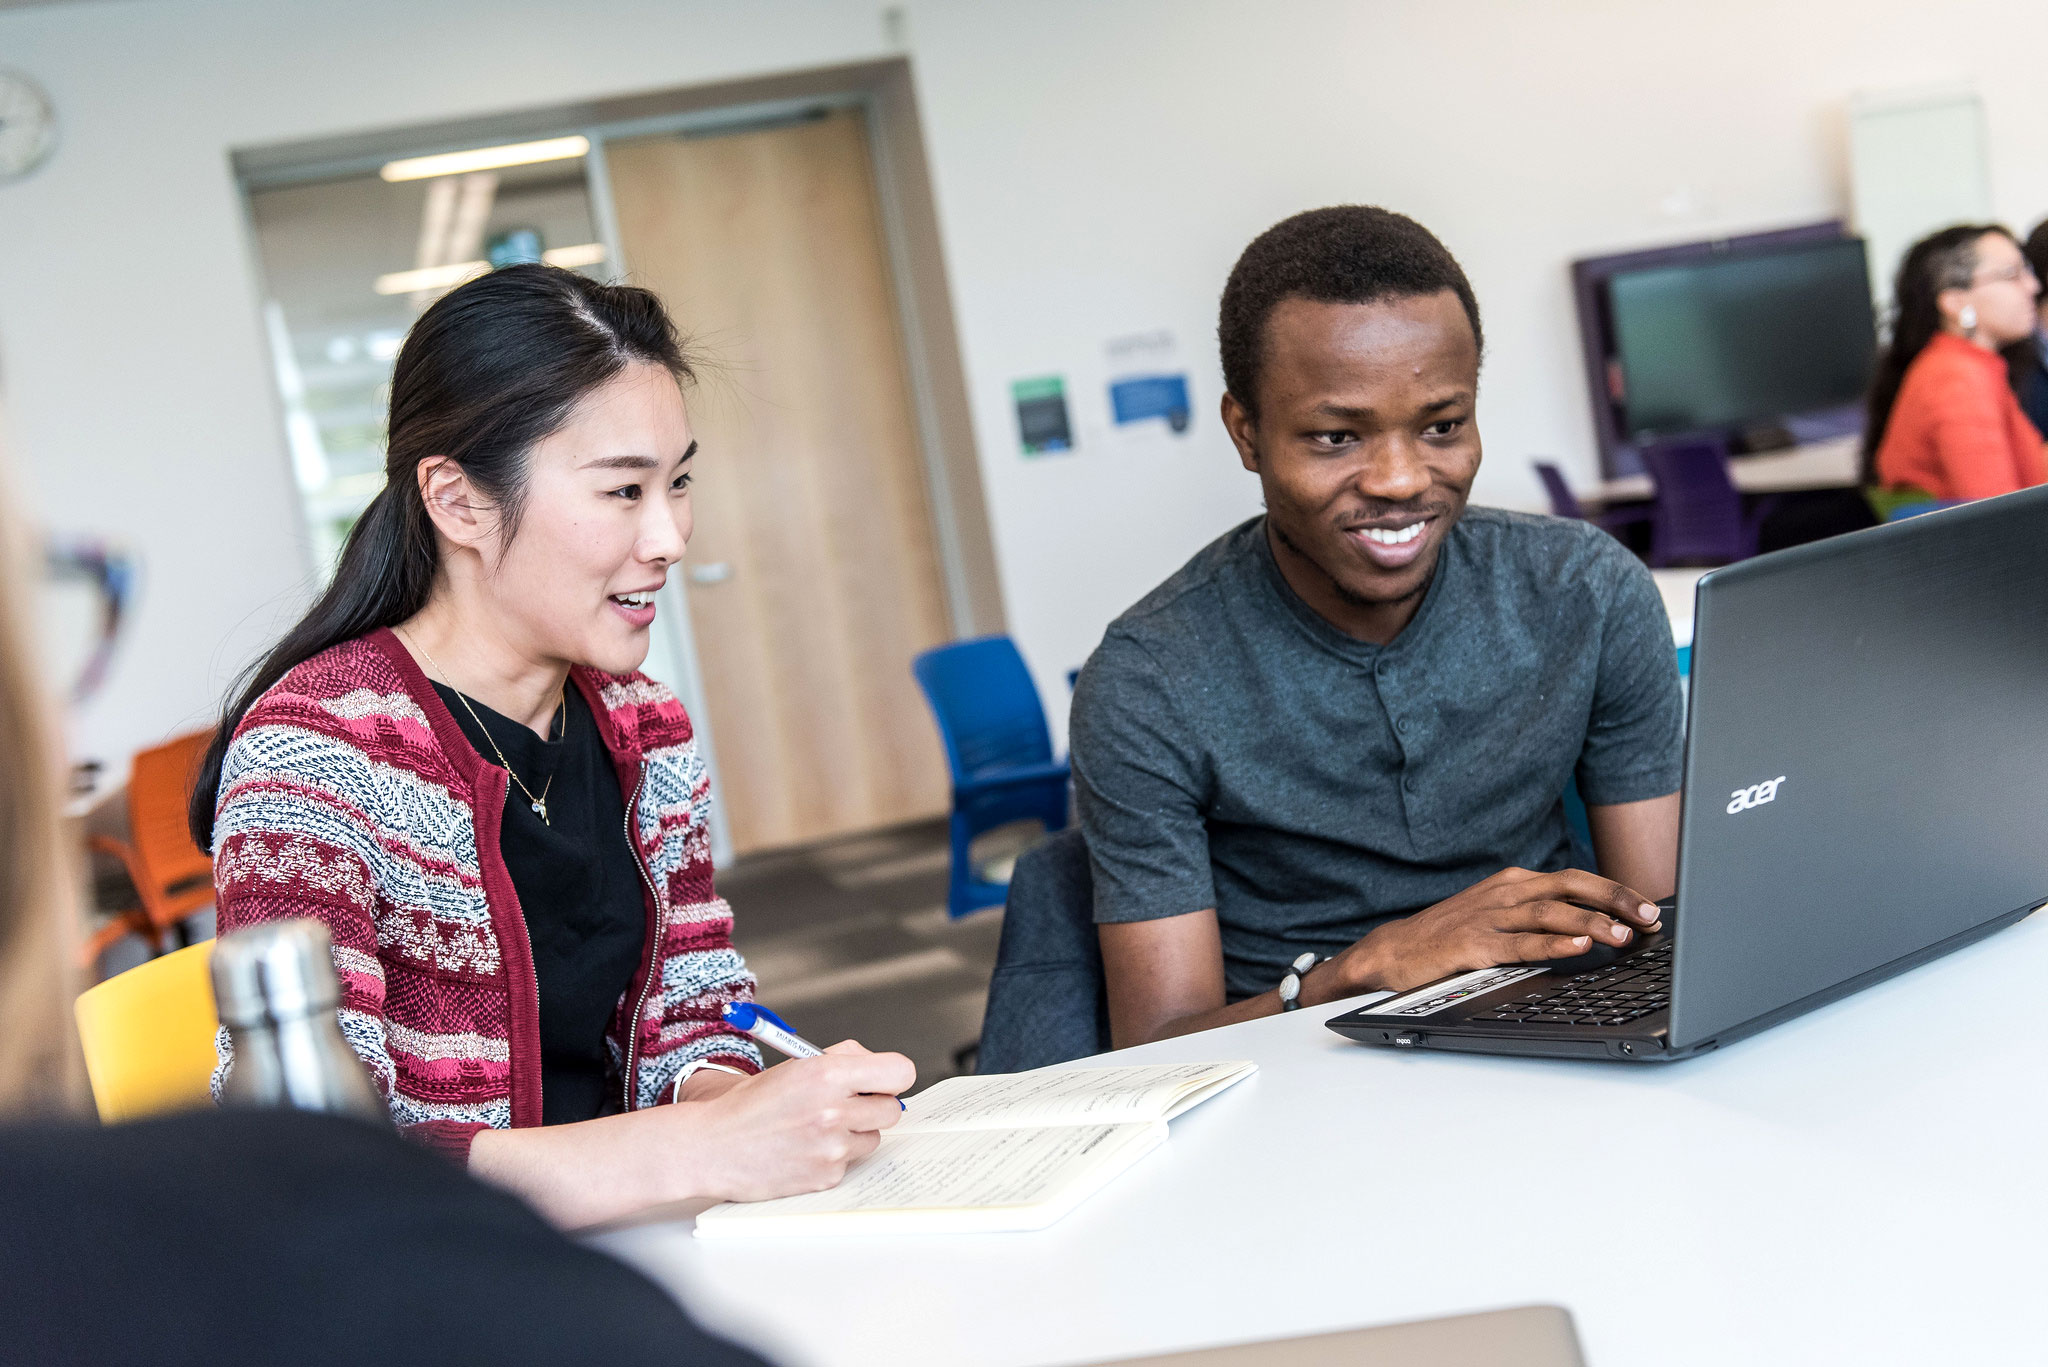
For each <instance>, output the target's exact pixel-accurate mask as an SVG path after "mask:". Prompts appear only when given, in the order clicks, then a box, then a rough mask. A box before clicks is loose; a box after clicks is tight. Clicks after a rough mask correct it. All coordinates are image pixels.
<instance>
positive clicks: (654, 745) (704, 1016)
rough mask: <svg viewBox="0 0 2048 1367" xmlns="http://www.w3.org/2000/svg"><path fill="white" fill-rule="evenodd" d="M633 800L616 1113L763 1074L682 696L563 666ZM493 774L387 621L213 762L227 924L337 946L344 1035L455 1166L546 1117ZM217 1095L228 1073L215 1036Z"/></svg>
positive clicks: (251, 724) (402, 1116) (498, 777)
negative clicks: (272, 925)
mask: <svg viewBox="0 0 2048 1367" xmlns="http://www.w3.org/2000/svg"><path fill="white" fill-rule="evenodd" d="M570 678H571V679H572V680H573V681H574V683H575V686H576V687H577V688H579V689H581V690H582V692H583V695H584V697H585V699H586V700H587V701H588V702H589V704H590V710H591V713H592V715H594V716H595V717H596V719H597V726H598V730H599V732H600V733H601V734H602V735H603V737H604V743H605V747H606V749H607V750H609V751H610V752H611V756H612V761H613V763H614V765H615V766H616V767H617V769H618V774H619V786H620V788H621V789H622V790H623V791H624V793H625V794H626V810H627V812H628V817H629V822H630V824H631V826H632V832H631V834H632V838H633V847H634V853H635V855H637V856H638V858H639V862H640V865H641V868H642V869H643V871H644V872H645V874H646V890H647V895H646V896H645V898H644V901H645V903H646V907H647V938H646V941H645V944H644V946H643V948H642V950H641V959H640V969H639V971H638V973H636V974H635V976H634V979H633V984H632V986H631V988H630V989H629V990H628V991H627V993H626V995H625V996H624V997H622V998H620V1000H619V1004H618V1008H617V1010H616V1011H615V1012H614V1014H613V1016H612V1022H611V1027H610V1029H609V1031H608V1032H607V1043H608V1044H609V1046H610V1052H611V1056H612V1063H613V1066H614V1069H615V1074H616V1077H617V1079H618V1085H619V1088H620V1103H621V1106H622V1107H623V1108H624V1109H628V1110H631V1109H633V1108H635V1107H642V1106H652V1105H654V1104H656V1103H657V1102H660V1101H664V1100H667V1099H669V1096H668V1094H669V1092H670V1090H671V1089H672V1084H673V1082H674V1080H675V1078H676V1075H677V1074H678V1073H679V1072H680V1071H681V1070H682V1068H683V1067H684V1065H686V1064H688V1063H690V1062H692V1061H693V1060H696V1059H713V1060H716V1061H718V1062H720V1063H724V1064H729V1065H731V1066H733V1067H737V1068H742V1069H745V1070H746V1071H748V1072H754V1071H758V1070H759V1068H760V1066H761V1056H760V1054H759V1052H758V1051H757V1050H756V1049H755V1047H754V1044H753V1041H752V1040H750V1039H748V1038H746V1037H745V1036H743V1035H740V1034H737V1033H736V1032H734V1031H733V1030H732V1029H731V1028H730V1027H729V1026H727V1025H726V1024H725V1023H724V1021H723V1020H721V1019H720V1016H719V1008H720V1007H722V1006H723V1005H724V1004H725V1003H726V1002H729V1001H732V1000H735V999H746V998H748V997H751V996H752V995H753V988H754V980H753V978H752V977H751V976H750V975H749V974H748V973H747V969H746V965H745V964H744V963H742V962H741V961H740V957H739V955H738V954H737V953H735V952H734V950H733V948H732V941H731V931H732V913H731V909H730V908H729V907H727V905H726V904H725V902H724V901H723V900H721V899H720V898H719V897H718V896H717V895H716V894H715V893H714V892H713V891H712V887H711V846H710V839H709V835H708V832H707V830H706V827H705V817H706V813H707V811H708V809H709V806H710V801H711V796H710V785H709V783H708V782H707V780H706V778H705V774H704V765H703V762H702V761H701V760H700V759H699V758H698V756H697V748H696V744H695V742H694V741H693V739H692V736H691V729H690V719H689V717H688V716H686V715H685V714H684V712H683V708H682V704H681V703H679V702H677V701H676V697H675V694H674V693H672V692H670V691H669V690H668V689H667V688H665V687H664V686H662V685H661V684H658V683H656V682H654V681H653V680H652V679H649V678H647V677H646V676H645V675H642V674H630V675H611V674H600V673H598V672H596V671H594V670H587V669H576V670H572V671H571V673H570ZM505 787H506V775H505V771H504V770H503V769H501V768H499V767H498V766H496V765H494V764H489V763H486V762H485V761H484V759H483V757H482V756H480V755H478V754H477V752H476V750H475V749H474V748H473V747H472V746H471V745H470V743H469V741H468V740H467V739H465V738H464V736H463V734H462V732H461V730H460V729H459V728H458V727H457V726H456V725H455V719H454V718H453V717H451V716H450V715H449V714H448V709H447V708H446V707H445V706H444V705H443V704H442V702H441V699H440V695H439V694H437V693H436V692H435V691H434V689H433V686H432V685H431V684H429V683H428V682H427V679H426V676H425V675H424V674H422V673H421V672H420V669H419V666H418V665H416V664H415V663H414V662H413V658H412V655H411V654H410V652H408V651H407V650H406V648H405V647H404V646H403V645H402V644H400V642H399V640H398V638H397V637H396V636H394V635H392V634H391V633H390V632H389V631H383V630H379V631H375V632H372V633H371V634H369V635H368V636H363V637H358V638H357V639H355V640H352V641H344V642H343V643H342V644H340V645H338V646H335V647H333V648H332V649H330V650H326V651H323V652H322V653H320V654H319V655H316V656H314V657H313V658H312V659H310V660H308V661H306V662H305V663H304V664H302V665H299V666H298V667H297V668H295V669H293V670H292V671H291V672H290V673H288V674H286V675H285V676H284V678H282V679H280V680H279V681H278V683H277V684H276V686H274V687H273V688H271V689H270V690H268V691H267V692H265V693H264V694H263V696H262V697H261V698H259V699H257V701H256V705H255V706H253V707H251V708H250V709H249V712H248V715H247V716H245V717H244V718H243V719H242V722H241V725H240V726H238V727H237V728H236V729H235V734H234V738H233V740H232V742H231V743H230V744H229V746H228V750H227V756H226V759H225V761H224V763H223V765H222V768H221V783H220V793H219V797H218V799H217V802H218V806H217V816H216V818H215V825H214V858H213V879H214V886H215V889H216V892H217V895H218V908H219V914H220V928H221V930H222V931H223V932H226V931H231V930H234V929H237V928H238V927H241V926H246V925H252V924H254V923H256V922H258V921H267V920H271V919H274V918H277V917H281V916H313V917H317V918H319V919H320V920H321V921H324V922H325V923H326V924H327V927H328V929H329V930H330V931H331V932H332V934H333V937H334V967H335V970H336V972H337V973H338V974H339V976H340V978H341V1030H342V1034H343V1035H344V1036H345V1037H346V1038H347V1040H348V1042H349V1045H350V1046H351V1047H352V1048H353V1049H354V1050H355V1051H356V1053H357V1054H358V1055H359V1056H360V1057H361V1058H362V1060H363V1062H364V1063H365V1064H366V1065H368V1067H369V1070H370V1073H371V1076H372V1077H374V1078H375V1079H376V1082H377V1086H378V1087H379V1088H380V1089H381V1090H382V1091H383V1093H384V1096H385V1098H386V1100H387V1101H388V1102H389V1103H390V1106H391V1115H392V1118H393V1119H394V1120H395V1121H396V1122H397V1123H398V1124H399V1125H400V1127H401V1128H403V1129H404V1130H406V1132H407V1133H409V1134H411V1135H412V1136H413V1137H415V1138H417V1139H420V1140H422V1141H423V1142H426V1143H428V1144H430V1145H432V1146H434V1147H436V1148H439V1149H442V1150H444V1151H447V1152H450V1153H452V1154H454V1155H455V1156H458V1157H461V1158H464V1159H466V1158H467V1156H468V1152H469V1145H470V1142H471V1140H473V1139H474V1138H475V1136H476V1133H477V1131H479V1130H481V1129H484V1128H485V1127H487V1126H488V1127H490V1128H493V1129H504V1128H507V1127H508V1126H527V1125H538V1124H540V1117H541V1107H540V1085H541V1083H540V1079H541V1061H540V1004H539V994H538V990H537V988H536V986H535V981H534V972H533V953H532V948H531V945H530V942H529V941H528V939H527V935H526V922H525V919H524V917H523V915H522V914H521V912H520V909H519V898H518V896H517V895H516V894H515V893H514V892H513V889H512V878H511V875H510V874H509V873H508V872H507V871H506V868H505V860H504V857H503V855H501V854H500V853H499V850H498V827H499V821H500V818H501V817H502V815H503V812H504V809H505ZM219 1038H220V1065H219V1067H218V1068H217V1069H215V1072H214V1089H215V1092H216V1094H218V1092H219V1088H220V1084H221V1082H222V1081H223V1080H224V1079H225V1078H226V1077H227V1074H228V1071H229V1070H230V1069H232V1068H233V1067H234V1054H233V1049H232V1047H231V1044H230V1041H229V1039H228V1036H227V1032H226V1031H225V1030H223V1031H221V1033H220V1037H219Z"/></svg>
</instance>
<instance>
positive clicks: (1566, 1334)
mask: <svg viewBox="0 0 2048 1367" xmlns="http://www.w3.org/2000/svg"><path fill="white" fill-rule="evenodd" d="M1585 1362H1586V1360H1585V1358H1584V1357H1582V1356H1580V1354H1579V1336H1578V1334H1577V1333H1575V1332H1574V1331H1573V1329H1572V1317H1571V1315H1570V1314H1569V1313H1567V1312H1566V1311H1564V1310H1562V1309H1560V1308H1559V1307H1557V1306H1554V1305H1525V1306H1521V1307H1518V1308H1516V1309H1513V1310H1489V1311H1487V1312H1486V1313H1484V1314H1479V1315H1454V1316H1451V1317H1450V1318H1448V1319H1439V1320H1414V1321H1411V1322H1409V1323H1407V1324H1383V1325H1379V1326H1377V1327H1376V1328H1372V1329H1347V1330H1344V1331H1343V1332H1341V1333H1336V1334H1310V1335H1308V1336H1307V1337H1304V1338H1292V1339H1268V1340H1266V1341H1265V1342H1263V1343H1233V1344H1228V1345H1226V1346H1224V1347H1221V1348H1198V1349H1196V1350H1195V1351H1193V1352H1189V1353H1167V1354H1166V1355H1164V1356H1162V1357H1149V1358H1124V1359H1120V1360H1119V1361H1117V1362H1114V1363H1100V1364H1097V1367H1585Z"/></svg>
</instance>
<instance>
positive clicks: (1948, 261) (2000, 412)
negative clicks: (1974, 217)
mask: <svg viewBox="0 0 2048 1367" xmlns="http://www.w3.org/2000/svg"><path fill="white" fill-rule="evenodd" d="M2040 293H2041V282H2040V281H2038V280H2036V279H2035V278H2034V272H2033V270H2032V269H2031V268H2030V267H2029V266H2028V265H2027V260H2026V257H2025V256H2024V255H2022V254H2021V252H2020V245H2019V243H2018V242H2016V241H2015V240H2014V239H2013V236H2012V234H2011V233H2009V232H2007V231H2006V230H2005V229H2003V228H1999V227H1984V226H1976V225H1963V226H1958V227H1954V228H1944V229H1942V230H1941V231H1940V232H1938V233H1935V234H1933V235H1931V236H1929V237H1926V238H1923V239H1922V240H1920V241H1919V242H1917V243H1915V244H1914V245H1913V248H1912V250H1910V251H1908V252H1907V253H1906V258H1905V260H1904V261H1903V262H1902V263H1901V264H1900V266H1899V274H1898V280H1897V283H1896V284H1895V285H1894V287H1893V298H1894V300H1895V301H1896V306H1897V310H1898V312H1897V315H1896V317H1895V319H1894V320H1893V323H1892V336H1891V343H1890V345H1889V346H1888V347H1887V348H1886V350H1885V352H1884V354H1883V355H1882V356H1881V357H1880V358H1879V361H1878V365H1877V373H1876V376H1875V378H1874V379H1873V380H1872V382H1871V388H1870V408H1869V417H1868V421H1867V423H1866V424H1865V427H1864V434H1863V443H1864V445H1863V450H1864V462H1865V476H1866V478H1865V483H1867V484H1875V485H1877V486H1879V489H1878V492H1877V494H1876V495H1875V497H1876V498H1877V499H1878V500H1879V501H1882V502H1892V503H1897V502H1900V501H1910V500H1911V499H1912V498H1914V497H1927V498H1933V499H1938V500H1944V501H1946V500H1955V499H1971V498H1989V497H1991V496H1992V495H1994V494H2008V493H2011V492H2012V491H2013V490H2015V489H2024V488H2026V487H2028V486H2030V485H2034V484H2044V483H2048V453H2044V450H2043V447H2042V441H2041V434H2040V432H2038V431H2036V430H2035V428H2034V425H2033V424H2032V423H2031V422H2029V421H2027V415H2026V414H2025V413H2024V412H2022V411H2021V410H2020V405H2019V401H2018V400H2017V399H2016V398H2015V397H2014V396H2013V392H2012V389H2011V387H2010V386H2009V385H2008V384H2007V380H2006V365H2005V361H2004V360H2003V359H2002V358H2001V357H2000V355H1999V352H2000V351H2001V349H2003V348H2005V347H2009V346H2011V345H2012V344H2013V343H2015V342H2019V341H2023V340H2025V339H2026V338H2028V337H2031V336H2032V335H2033V333H2034V328H2035V324H2036V319H2035V313H2034V301H2035V299H2036V298H2037V297H2038V296H2039V295H2040ZM1900 495H1906V496H1907V498H1906V499H1904V500H1902V499H1901V498H1900V497H1899V496H1900Z"/></svg>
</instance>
